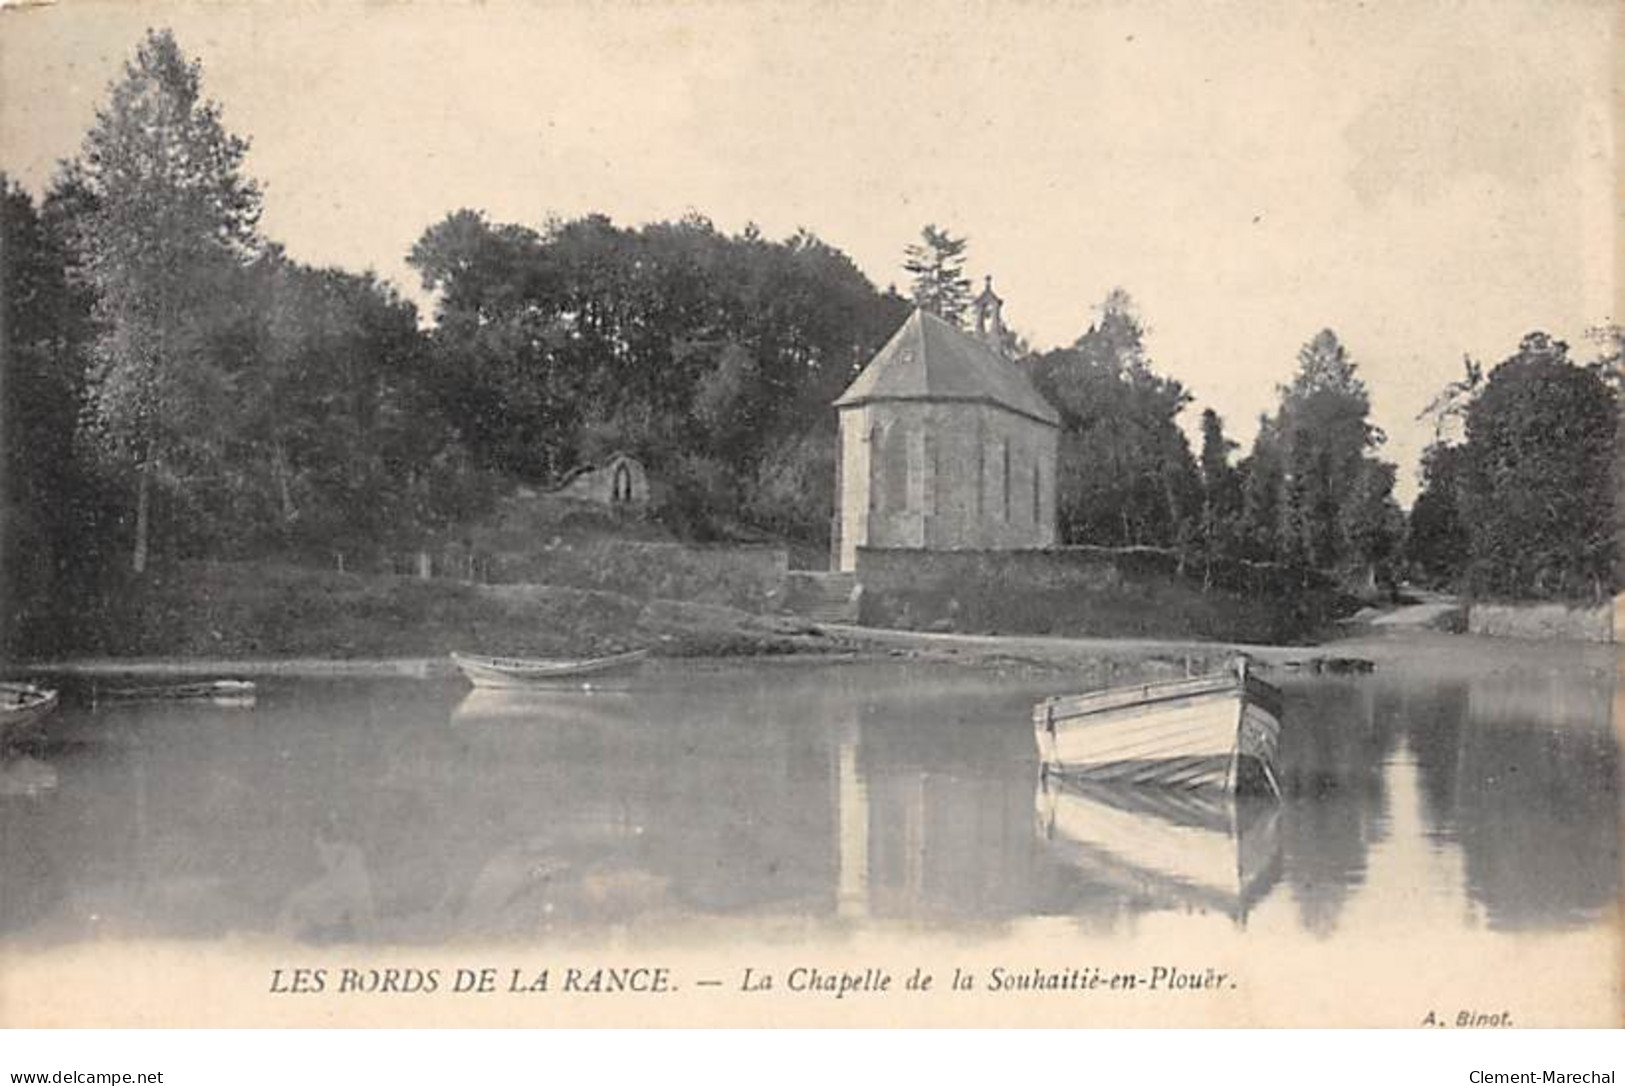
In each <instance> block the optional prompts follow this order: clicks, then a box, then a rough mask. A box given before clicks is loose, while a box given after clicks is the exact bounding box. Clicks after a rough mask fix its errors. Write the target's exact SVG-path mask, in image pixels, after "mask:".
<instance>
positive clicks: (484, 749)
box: [0, 662, 1620, 947]
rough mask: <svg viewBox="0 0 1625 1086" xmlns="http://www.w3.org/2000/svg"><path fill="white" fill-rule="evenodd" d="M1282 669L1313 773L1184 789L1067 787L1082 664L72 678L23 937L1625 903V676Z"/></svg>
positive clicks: (1082, 920)
mask: <svg viewBox="0 0 1625 1086" xmlns="http://www.w3.org/2000/svg"><path fill="white" fill-rule="evenodd" d="M1282 685H1283V687H1284V689H1285V692H1286V696H1287V709H1286V713H1287V719H1288V727H1287V729H1286V731H1285V735H1284V740H1283V750H1282V781H1281V783H1282V787H1283V790H1284V792H1285V798H1284V801H1283V802H1282V803H1281V804H1280V805H1279V806H1278V807H1277V806H1276V805H1273V804H1265V805H1259V804H1251V803H1249V804H1242V805H1240V806H1239V807H1235V808H1232V807H1230V806H1229V805H1228V804H1218V805H1213V806H1212V807H1211V809H1189V808H1186V809H1180V810H1169V809H1166V808H1165V807H1164V808H1159V807H1158V806H1157V804H1156V803H1150V804H1147V803H1146V802H1143V801H1141V800H1139V799H1137V798H1136V797H1135V796H1133V795H1128V796H1124V795H1113V794H1109V793H1108V794H1104V795H1102V794H1098V793H1096V794H1082V793H1074V792H1071V791H1068V790H1065V789H1060V790H1057V789H1055V788H1054V787H1053V786H1046V785H1045V784H1044V783H1043V782H1042V781H1041V779H1040V773H1039V769H1038V765H1037V759H1036V753H1035V748H1034V743H1033V738H1032V730H1031V724H1030V716H1031V708H1032V704H1033V701H1034V699H1035V698H1037V697H1039V696H1041V695H1045V694H1049V693H1055V692H1060V691H1063V690H1065V689H1067V682H1066V680H1065V678H1064V676H1057V675H1056V674H1054V673H1041V672H1030V671H1029V672H1024V671H1021V670H1019V669H1016V670H1011V671H1008V672H1005V673H998V672H989V671H973V670H967V669H955V668H949V667H941V666H922V665H911V664H907V663H896V664H853V663H842V664H796V665H786V664H778V665H771V664H769V665H754V666H753V665H740V666H722V665H708V666H704V667H698V668H695V667H683V666H682V665H680V664H678V663H675V662H662V663H659V664H657V665H654V666H652V667H651V669H650V670H649V671H648V672H646V673H645V674H644V675H643V676H642V677H641V679H640V680H639V686H638V688H636V689H633V690H630V691H627V692H622V693H593V694H551V695H546V694H544V695H506V696H505V695H493V694H490V693H487V692H477V693H475V692H470V691H469V690H468V689H467V688H466V687H465V686H464V685H463V684H462V683H461V682H460V681H454V680H436V681H424V680H411V679H388V680H367V681H357V680H332V679H328V680H269V681H263V682H261V684H260V688H261V692H260V697H259V702H258V705H257V707H256V708H254V709H252V710H244V709H233V708H215V707H212V706H205V705H161V704H159V705H140V706H135V705H131V706H119V707H111V708H108V707H103V708H99V709H98V708H91V707H88V706H86V705H83V704H80V705H73V704H70V705H68V706H67V707H65V708H64V709H63V710H62V711H60V712H59V714H58V715H57V717H55V718H54V719H53V721H52V722H51V734H52V736H53V738H52V741H51V743H50V744H49V745H48V746H47V747H46V748H44V749H43V750H41V751H38V752H36V753H35V755H33V756H31V757H29V758H27V759H15V758H14V759H12V760H11V761H10V762H8V763H6V766H5V767H4V769H3V770H0V946H3V945H4V944H5V943H10V944H11V945H12V946H14V947H16V946H30V947H40V946H62V945H68V944H79V943H84V942H87V941H97V940H109V939H115V940H116V939H136V938H157V939H181V940H218V939H221V938H225V937H228V936H244V935H247V936H264V937H269V938H275V939H279V940H285V941H288V942H290V943H292V944H295V945H304V946H333V945H355V944H361V945H367V944H389V945H396V946H399V945H408V946H410V945H425V946H439V945H445V944H450V943H455V942H457V941H459V940H478V941H482V942H491V941H497V942H503V941H511V942H514V943H524V942H527V941H533V940H536V939H538V938H545V937H549V936H554V937H559V938H569V937H572V936H581V937H591V936H593V935H594V933H600V932H603V931H605V930H618V931H626V930H639V931H680V930H682V929H683V927H684V926H685V925H693V924H695V923H703V922H707V921H710V922H714V921H716V920H718V919H724V920H730V921H736V922H739V923H748V924H754V925H757V926H758V927H761V926H767V927H771V926H772V925H773V924H775V923H786V922H788V923H793V924H794V925H795V930H797V931H801V932H806V931H809V930H811V931H814V932H816V931H818V930H820V929H828V930H830V931H839V930H849V929H852V928H853V927H859V928H861V927H863V926H865V925H877V926H886V927H888V928H893V929H895V928H897V927H899V926H901V927H902V928H905V929H922V930H933V931H950V932H951V931H974V932H983V933H987V932H995V933H996V932H998V931H999V930H1001V929H1006V928H1010V927H1013V926H1018V925H1021V924H1023V923H1025V922H1028V921H1031V920H1034V919H1037V918H1048V919H1050V920H1058V921H1061V922H1062V924H1063V926H1064V929H1065V930H1067V931H1071V932H1075V933H1081V934H1082V935H1083V936H1085V937H1102V938H1110V937H1111V936H1112V935H1113V933H1114V932H1120V931H1125V930H1129V929H1132V928H1134V927H1135V926H1136V925H1137V924H1139V923H1140V922H1142V921H1144V920H1146V919H1147V918H1152V917H1156V918H1158V919H1159V920H1160V921H1161V922H1163V923H1164V924H1170V923H1171V924H1174V925H1178V924H1182V923H1191V924H1196V923H1202V924H1212V923H1215V922H1217V923H1219V924H1220V925H1221V926H1222V927H1224V928H1225V929H1226V930H1227V931H1231V930H1233V931H1237V932H1245V933H1248V935H1249V936H1250V937H1253V938H1267V937H1268V934H1269V933H1271V932H1284V933H1291V934H1293V935H1295V936H1298V937H1304V936H1307V937H1310V938H1313V939H1329V938H1331V937H1334V936H1338V935H1342V934H1349V933H1358V932H1360V931H1361V929H1362V928H1369V929H1371V930H1372V931H1380V930H1381V929H1382V927H1383V926H1384V925H1386V924H1391V923H1393V921H1394V918H1395V917H1396V916H1399V915H1403V916H1404V917H1406V918H1407V919H1408V922H1410V923H1413V924H1416V925H1424V926H1427V927H1428V928H1429V929H1430V930H1436V931H1438V932H1440V933H1441V934H1442V935H1449V936H1451V937H1452V938H1457V937H1461V936H1470V937H1472V938H1484V939H1494V938H1497V937H1499V936H1502V935H1508V934H1512V935H1515V934H1517V933H1523V932H1540V933H1554V934H1557V933H1565V932H1587V931H1591V932H1595V931H1596V930H1597V929H1598V927H1599V926H1600V925H1604V924H1606V923H1609V922H1610V919H1609V918H1610V916H1611V913H1610V907H1611V906H1612V904H1613V902H1614V900H1615V897H1616V895H1617V894H1618V888H1619V874H1620V871H1619V862H1620V861H1619V812H1620V791H1619V790H1620V774H1619V751H1618V745H1617V742H1616V740H1615V738H1614V733H1613V731H1612V727H1611V722H1610V708H1611V699H1612V691H1611V689H1609V688H1608V685H1607V684H1605V683H1601V682H1597V681H1588V680H1586V679H1585V678H1584V677H1583V676H1576V675H1573V674H1564V673H1560V672H1542V671H1540V670H1538V669H1537V670H1533V671H1521V672H1514V673H1490V674H1485V675H1480V676H1477V677H1463V678H1455V679H1434V678H1426V677H1418V676H1417V675H1415V674H1408V675H1398V676H1387V675H1385V674H1383V673H1381V672H1379V673H1378V674H1376V675H1373V676H1364V677H1358V678H1344V679H1318V678H1315V679H1293V678H1287V679H1285V680H1283V682H1282Z"/></svg>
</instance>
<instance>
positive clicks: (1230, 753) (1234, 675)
mask: <svg viewBox="0 0 1625 1086" xmlns="http://www.w3.org/2000/svg"><path fill="white" fill-rule="evenodd" d="M1281 715H1282V710H1281V692H1280V691H1279V690H1277V689H1276V688H1275V687H1273V686H1271V685H1270V684H1269V683H1266V682H1264V681H1263V680H1262V679H1260V678H1258V677H1257V676H1256V675H1254V674H1252V671H1251V669H1250V667H1249V662H1248V660H1247V658H1246V657H1244V656H1242V657H1238V658H1237V659H1236V661H1235V663H1234V664H1233V665H1232V666H1231V667H1229V668H1227V669H1225V670H1224V671H1220V672H1215V673H1213V674H1210V675H1203V676H1199V677H1197V678H1191V679H1175V680H1172V681H1168V682H1156V683H1142V684H1140V685H1137V686H1120V687H1113V688H1111V689H1109V690H1099V691H1095V692H1093V693H1089V694H1078V695H1073V696H1069V697H1057V698H1047V699H1045V700H1044V701H1041V702H1039V703H1038V705H1037V706H1036V707H1035V708H1034V710H1033V724H1034V727H1035V728H1036V730H1037V733H1038V752H1039V757H1040V759H1041V760H1042V762H1043V764H1044V766H1045V768H1046V769H1047V770H1048V771H1049V772H1052V773H1058V774H1061V775H1063V776H1076V777H1083V778H1087V779H1089V780H1093V781H1103V782H1116V783H1120V784H1130V785H1154V786H1160V787H1167V788H1180V789H1187V790H1198V789H1204V788H1215V789H1222V790H1223V791H1226V792H1238V791H1251V790H1255V789H1263V790H1267V791H1268V792H1270V793H1272V794H1274V795H1275V796H1277V797H1279V796H1280V794H1281V790H1280V787H1279V785H1278V784H1277V783H1276V782H1277V774H1276V772H1275V761H1276V751H1277V747H1278V744H1279V740H1280V732H1281Z"/></svg>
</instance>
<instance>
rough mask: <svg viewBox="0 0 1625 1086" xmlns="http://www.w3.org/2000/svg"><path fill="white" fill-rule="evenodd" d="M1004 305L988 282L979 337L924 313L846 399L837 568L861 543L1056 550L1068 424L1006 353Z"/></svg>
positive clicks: (838, 470) (979, 307)
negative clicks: (1058, 481)
mask: <svg viewBox="0 0 1625 1086" xmlns="http://www.w3.org/2000/svg"><path fill="white" fill-rule="evenodd" d="M1001 305H1002V302H1001V300H1000V299H999V297H998V295H996V294H994V293H993V283H992V280H991V279H989V280H988V282H987V284H986V286H985V288H984V289H983V291H982V293H981V295H980V296H979V297H978V298H977V299H976V302H975V312H976V330H975V332H974V333H972V332H967V331H964V330H962V329H960V328H958V327H956V326H954V325H953V324H950V323H949V322H947V321H945V320H943V319H942V318H941V317H938V316H936V315H934V314H932V313H927V312H926V311H924V310H923V309H916V310H914V312H913V314H911V315H910V316H909V318H908V320H906V321H904V322H903V326H902V327H901V328H899V329H898V330H897V333H896V335H894V336H892V338H891V339H890V340H889V341H888V342H887V344H886V345H885V346H884V347H882V348H881V349H880V351H879V353H878V354H876V355H875V356H874V358H873V359H872V360H871V361H870V362H869V364H868V365H867V366H865V367H864V369H863V372H862V373H860V374H858V376H857V379H856V380H854V381H853V382H852V384H851V386H850V387H848V388H847V390H846V391H845V392H843V393H842V394H841V396H840V398H839V399H837V400H836V401H835V409H836V411H837V412H838V415H839V420H840V446H839V454H838V455H837V457H836V466H835V525H834V532H833V540H832V551H833V567H834V568H835V569H837V570H851V569H855V568H856V567H857V552H858V548H860V547H872V548H912V549H924V550H1021V549H1033V548H1039V547H1049V546H1053V545H1054V543H1055V459H1056V447H1057V444H1058V442H1059V436H1060V418H1059V416H1058V415H1057V414H1056V412H1055V409H1054V408H1053V407H1051V406H1050V405H1049V403H1048V402H1047V401H1045V399H1044V397H1043V396H1041V395H1040V394H1039V393H1038V390H1037V389H1035V388H1034V387H1033V385H1032V382H1030V381H1029V380H1028V379H1027V375H1026V374H1024V373H1022V372H1021V370H1020V369H1019V368H1018V367H1017V366H1016V364H1015V362H1014V361H1013V360H1012V359H1010V358H1009V357H1008V355H1007V354H1006V350H1005V345H1004V341H1005V332H1004V324H1003V321H1002V318H1001V313H1000V308H1001Z"/></svg>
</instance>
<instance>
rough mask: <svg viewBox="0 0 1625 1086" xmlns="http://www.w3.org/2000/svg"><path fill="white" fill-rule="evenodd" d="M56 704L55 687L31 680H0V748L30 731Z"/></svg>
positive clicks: (25, 735)
mask: <svg viewBox="0 0 1625 1086" xmlns="http://www.w3.org/2000/svg"><path fill="white" fill-rule="evenodd" d="M56 706H57V692H56V691H55V690H48V689H46V688H45V687H43V686H37V685H35V684H34V683H16V682H0V748H4V747H7V746H10V745H11V744H13V743H17V742H19V741H21V740H23V739H25V738H27V737H28V736H30V735H31V734H33V732H34V731H35V729H36V728H37V727H38V726H39V724H40V722H41V721H43V720H44V719H45V718H46V717H48V716H50V715H51V713H52V712H53V711H54V710H55V709H56Z"/></svg>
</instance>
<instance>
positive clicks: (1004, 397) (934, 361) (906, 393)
mask: <svg viewBox="0 0 1625 1086" xmlns="http://www.w3.org/2000/svg"><path fill="white" fill-rule="evenodd" d="M871 400H973V401H980V402H984V403H995V404H998V405H999V406H1000V407H1004V408H1007V409H1008V410H1011V411H1014V412H1016V413H1017V414H1019V415H1026V416H1027V417H1029V418H1033V419H1037V420H1038V421H1040V422H1044V423H1048V424H1049V425H1051V426H1059V425H1060V422H1061V418H1060V416H1059V415H1058V414H1056V412H1055V408H1053V407H1051V406H1050V405H1049V402H1048V401H1047V400H1045V399H1044V397H1043V396H1041V395H1039V392H1038V390H1037V389H1035V388H1034V387H1033V386H1032V382H1030V381H1029V380H1027V375H1026V374H1024V373H1022V372H1021V370H1020V369H1018V368H1017V367H1016V365H1015V363H1013V362H1011V361H1010V360H1008V359H1006V358H1004V357H1002V356H1000V355H999V354H998V353H996V352H995V351H994V350H993V349H992V348H990V347H988V346H987V344H985V343H983V342H982V341H981V340H979V339H977V338H976V337H975V336H972V335H970V334H969V333H967V332H963V331H961V330H960V329H958V328H955V327H954V326H953V325H951V324H949V323H948V322H947V321H945V320H943V319H942V318H941V317H939V316H937V315H936V314H934V313H927V312H926V311H925V310H923V309H916V310H915V311H914V312H913V314H912V315H910V316H909V318H908V320H906V321H904V322H903V326H902V327H901V328H899V329H898V330H897V333H896V334H895V335H894V336H892V337H891V339H890V340H888V341H887V342H886V345H885V346H884V347H882V348H880V351H879V352H878V353H877V354H876V355H875V356H874V358H873V359H872V360H870V362H869V364H868V365H867V366H865V367H864V368H863V372H862V373H860V374H858V376H857V379H856V380H854V381H853V382H852V384H851V385H849V386H848V387H847V390H846V391H845V392H843V393H841V395H840V398H839V399H837V400H836V401H835V406H836V407H837V408H840V407H855V406H857V405H858V404H861V403H868V402H869V401H871Z"/></svg>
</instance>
